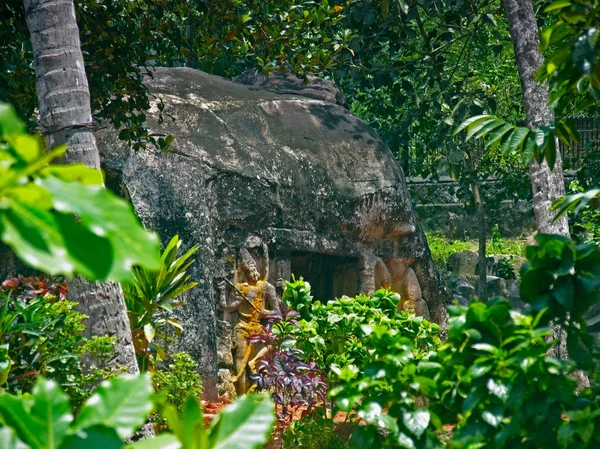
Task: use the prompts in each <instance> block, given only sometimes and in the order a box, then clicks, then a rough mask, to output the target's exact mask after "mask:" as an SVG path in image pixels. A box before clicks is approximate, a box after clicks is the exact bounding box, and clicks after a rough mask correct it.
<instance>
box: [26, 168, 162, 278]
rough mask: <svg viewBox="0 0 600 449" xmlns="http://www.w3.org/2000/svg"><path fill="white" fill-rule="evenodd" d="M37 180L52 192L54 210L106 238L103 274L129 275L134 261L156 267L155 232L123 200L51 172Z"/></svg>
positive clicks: (156, 247) (157, 248)
mask: <svg viewBox="0 0 600 449" xmlns="http://www.w3.org/2000/svg"><path fill="white" fill-rule="evenodd" d="M37 182H38V183H39V184H40V185H41V186H43V187H44V188H46V189H47V190H48V191H50V192H51V193H52V200H53V203H54V207H55V208H56V210H58V211H60V212H63V213H72V214H76V215H77V216H78V217H79V219H80V220H81V224H82V225H84V226H86V227H87V228H88V229H89V230H90V231H91V232H92V233H94V234H96V235H97V236H98V237H102V238H105V239H107V240H108V241H109V242H110V246H111V248H112V253H113V256H112V266H111V269H110V272H109V273H108V275H107V276H105V278H108V279H113V280H117V281H120V280H126V279H132V274H131V268H132V267H133V266H134V265H141V266H145V267H147V268H149V269H157V268H159V267H160V249H159V244H158V239H157V237H156V235H154V234H152V233H150V232H148V231H146V230H145V229H144V228H143V227H142V225H141V224H140V222H139V220H138V218H137V217H136V216H135V213H134V211H133V209H132V208H131V206H130V205H129V204H127V203H126V202H125V201H123V200H122V199H120V198H118V197H117V196H116V195H114V194H113V193H111V192H109V191H108V190H106V189H103V188H101V187H100V186H96V185H82V184H74V183H69V182H64V181H62V180H60V179H58V178H56V177H53V176H49V177H47V178H43V179H39V180H38V181H37Z"/></svg>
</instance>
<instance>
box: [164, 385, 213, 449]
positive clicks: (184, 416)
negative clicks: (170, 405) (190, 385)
mask: <svg viewBox="0 0 600 449" xmlns="http://www.w3.org/2000/svg"><path fill="white" fill-rule="evenodd" d="M174 412H175V410H174V409H173V410H172V411H171V413H174ZM167 420H168V422H169V424H171V423H175V421H176V420H175V419H174V417H173V416H171V415H168V414H167ZM173 429H174V430H175V434H176V435H177V436H178V438H179V441H181V443H182V444H183V446H184V447H185V448H186V449H203V448H204V447H208V432H207V431H206V430H205V428H204V415H203V413H202V408H200V406H199V405H198V398H196V397H194V396H191V395H190V396H189V397H188V398H187V400H186V402H185V404H184V405H183V411H182V413H181V421H180V425H179V426H178V427H177V426H176V427H173Z"/></svg>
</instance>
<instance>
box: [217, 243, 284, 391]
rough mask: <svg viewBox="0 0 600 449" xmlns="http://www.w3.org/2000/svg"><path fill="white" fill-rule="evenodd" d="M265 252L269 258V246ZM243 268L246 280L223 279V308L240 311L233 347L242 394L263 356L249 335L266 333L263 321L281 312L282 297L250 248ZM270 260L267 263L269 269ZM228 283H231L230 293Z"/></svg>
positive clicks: (243, 255)
mask: <svg viewBox="0 0 600 449" xmlns="http://www.w3.org/2000/svg"><path fill="white" fill-rule="evenodd" d="M263 253H264V254H265V256H264V257H265V258H268V252H267V249H266V245H263ZM240 267H241V273H240V274H242V273H243V277H244V282H235V283H231V282H229V281H222V282H221V283H219V285H218V287H219V290H220V303H219V305H220V307H221V309H223V310H224V311H226V312H230V313H231V312H235V311H237V323H236V324H235V326H234V328H233V350H234V368H235V377H234V382H235V387H236V388H235V389H236V392H237V394H238V395H241V394H244V393H246V392H247V391H248V389H249V388H250V386H251V383H250V378H249V375H250V374H251V370H252V369H253V367H254V362H255V360H256V359H257V358H258V357H260V355H261V353H260V352H261V350H262V349H263V348H262V347H261V345H259V344H255V343H249V342H248V341H247V338H248V337H249V336H251V335H255V334H260V333H262V332H263V329H262V325H261V320H262V319H264V318H266V317H268V316H269V315H273V314H281V309H280V301H281V300H280V299H279V297H278V296H277V293H276V291H275V287H274V286H273V285H271V284H269V282H268V281H267V280H266V278H267V275H266V274H265V275H264V278H265V279H260V277H261V275H260V272H259V271H258V269H257V267H256V262H255V260H254V258H253V257H252V255H251V254H250V252H249V251H248V250H247V249H246V248H242V249H241V250H240ZM266 267H268V262H267V263H266V264H265V270H264V271H265V273H266V272H267V268H266ZM227 284H229V285H230V291H229V295H228V294H227Z"/></svg>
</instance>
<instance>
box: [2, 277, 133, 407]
mask: <svg viewBox="0 0 600 449" xmlns="http://www.w3.org/2000/svg"><path fill="white" fill-rule="evenodd" d="M2 285H3V289H2V290H3V292H0V307H1V310H0V342H2V343H4V344H6V345H8V356H9V357H10V358H11V359H12V360H13V362H12V364H11V366H10V371H9V372H8V373H7V378H6V380H5V381H7V387H6V389H7V391H9V392H11V393H13V394H16V393H19V394H20V393H26V392H30V391H31V389H32V387H33V385H34V383H35V382H36V380H37V377H38V376H45V377H50V378H52V379H53V380H54V381H56V382H58V383H59V385H61V386H62V387H63V388H65V389H66V392H67V394H68V395H69V397H70V399H71V401H72V403H73V404H74V406H75V408H78V407H79V406H80V405H81V404H82V403H83V401H84V400H85V399H87V398H88V397H89V396H90V395H91V394H92V392H93V390H94V389H95V388H96V387H97V386H98V384H99V383H100V382H101V381H103V380H105V379H107V378H110V377H113V376H115V375H116V374H117V373H119V372H122V370H119V369H117V368H108V366H107V365H108V364H107V362H108V360H110V359H111V358H112V357H113V356H114V352H115V345H116V340H117V339H116V337H108V336H103V337H93V338H92V339H91V340H87V339H85V338H84V337H83V336H82V333H83V331H84V330H85V325H84V324H83V321H84V320H85V319H86V318H87V317H86V316H85V315H83V314H82V313H79V312H77V311H76V310H75V306H76V305H77V304H76V303H74V302H70V301H67V300H66V299H63V298H64V297H65V296H66V283H65V282H64V281H60V280H56V279H52V278H46V277H42V278H35V277H29V278H22V277H21V278H19V279H17V278H14V279H9V280H8V281H5V282H3V284H2ZM81 357H86V358H90V359H92V360H94V364H93V366H91V367H90V368H88V369H86V370H85V373H84V372H83V371H82V364H81ZM3 383H4V382H3Z"/></svg>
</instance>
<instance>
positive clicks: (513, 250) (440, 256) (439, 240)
mask: <svg viewBox="0 0 600 449" xmlns="http://www.w3.org/2000/svg"><path fill="white" fill-rule="evenodd" d="M494 231H496V232H494ZM425 236H426V237H427V243H428V244H429V250H430V251H431V257H432V258H433V262H434V263H435V265H436V266H437V267H438V268H446V262H447V261H448V257H450V256H451V255H452V254H454V253H459V252H461V251H477V250H478V249H479V243H478V241H477V240H451V239H449V238H447V237H445V236H444V235H442V234H440V233H437V232H426V233H425ZM524 253H525V244H524V243H523V241H522V240H521V239H507V238H504V237H502V236H500V235H499V233H498V232H497V229H496V228H495V229H493V230H492V238H491V239H490V240H488V242H487V245H486V254H487V255H488V256H490V255H492V254H506V255H509V256H522V255H523V254H524Z"/></svg>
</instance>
